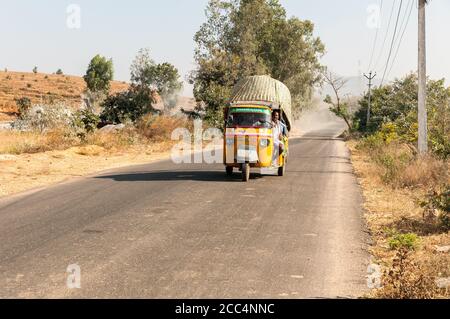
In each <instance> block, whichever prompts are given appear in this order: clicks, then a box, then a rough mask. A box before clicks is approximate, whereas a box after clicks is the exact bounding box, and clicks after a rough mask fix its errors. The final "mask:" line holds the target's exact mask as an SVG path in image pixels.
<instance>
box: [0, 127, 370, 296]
mask: <svg viewBox="0 0 450 319" xmlns="http://www.w3.org/2000/svg"><path fill="white" fill-rule="evenodd" d="M339 129H342V126H341V124H336V123H327V124H324V125H322V126H321V127H319V128H317V129H316V130H310V132H309V133H308V134H306V135H304V136H303V137H302V138H299V139H293V140H292V141H291V153H290V162H289V165H288V169H287V176H285V177H282V178H280V177H277V176H261V175H259V174H258V173H254V174H252V177H251V180H250V182H249V183H243V182H241V177H240V175H239V174H235V176H233V177H227V176H226V175H225V172H224V168H223V166H222V165H206V164H205V165H204V164H192V165H188V164H183V165H175V164H173V163H172V162H171V161H162V162H158V163H153V164H149V165H142V166H134V167H129V168H125V169H118V170H115V171H109V172H105V173H103V174H101V175H99V176H92V177H87V178H82V179H78V180H75V181H72V182H68V183H64V184H60V185H56V186H53V187H49V188H47V189H44V190H39V191H36V192H31V193H26V194H22V195H18V196H13V197H8V198H4V199H1V200H0V242H1V245H0V297H3V298H4V297H7V298H9V297H20V298H34V297H37V298H57V297H63V298H79V297H83V298H85V297H87V298H91V297H94V298H103V297H106V298H108V297H111V298H354V297H358V296H360V295H361V294H363V293H364V292H366V278H365V276H366V269H367V265H368V264H369V256H368V253H367V252H366V245H367V236H366V232H365V228H364V222H363V218H362V208H361V202H362V199H361V193H360V189H359V187H358V185H357V180H356V178H355V176H354V174H353V170H352V166H351V163H350V161H349V152H348V150H347V149H346V147H345V144H344V142H343V141H342V140H340V139H337V138H334V137H335V135H336V134H337V133H338V131H339ZM74 264H76V265H78V266H79V267H80V277H79V278H80V281H79V282H80V284H81V288H80V289H69V288H67V278H68V275H69V273H68V272H66V271H67V268H68V266H69V265H74ZM77 278H78V277H77ZM75 282H78V281H75Z"/></svg>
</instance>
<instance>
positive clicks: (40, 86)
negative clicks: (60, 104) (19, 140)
mask: <svg viewBox="0 0 450 319" xmlns="http://www.w3.org/2000/svg"><path fill="white" fill-rule="evenodd" d="M127 88H128V84H127V83H125V82H118V81H113V82H112V83H111V92H112V93H115V92H119V91H124V90H126V89H127ZM85 89H86V84H85V82H84V80H83V78H82V77H78V76H71V75H56V74H43V73H36V74H35V73H26V72H10V71H7V72H5V71H0V121H6V120H11V119H14V117H15V113H16V112H17V107H16V100H17V99H20V98H22V97H27V98H29V99H30V100H31V102H32V103H48V102H50V101H64V102H65V103H68V104H70V105H72V106H78V105H80V103H81V94H82V93H83V91H84V90H85Z"/></svg>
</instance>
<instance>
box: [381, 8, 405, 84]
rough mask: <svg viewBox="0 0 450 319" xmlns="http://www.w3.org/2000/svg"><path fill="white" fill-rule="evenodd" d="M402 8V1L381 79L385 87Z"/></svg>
mask: <svg viewBox="0 0 450 319" xmlns="http://www.w3.org/2000/svg"><path fill="white" fill-rule="evenodd" d="M402 6H403V0H400V6H399V8H398V14H397V21H396V22H395V28H394V34H393V35H392V42H391V47H390V49H389V55H388V58H387V61H386V65H385V67H384V73H383V78H382V79H381V84H380V86H382V85H383V82H384V79H385V77H386V72H387V68H388V66H389V62H390V60H391V56H392V49H393V48H394V40H395V35H396V34H397V28H398V21H399V20H400V14H401V12H402Z"/></svg>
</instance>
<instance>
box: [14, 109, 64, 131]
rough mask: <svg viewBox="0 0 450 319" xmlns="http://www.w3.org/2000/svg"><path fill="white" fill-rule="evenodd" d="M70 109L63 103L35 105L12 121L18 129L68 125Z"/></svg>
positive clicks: (38, 128)
mask: <svg viewBox="0 0 450 319" xmlns="http://www.w3.org/2000/svg"><path fill="white" fill-rule="evenodd" d="M72 117H73V114H72V111H71V110H70V108H69V107H67V106H66V105H64V104H55V105H48V104H43V105H35V106H32V107H31V108H30V109H29V110H28V111H27V112H26V113H24V114H23V115H22V116H21V118H20V119H19V120H17V121H15V122H14V123H13V126H14V128H16V129H19V130H36V131H39V132H44V131H49V130H53V129H57V128H61V127H66V126H67V127H69V126H70V125H71V123H72Z"/></svg>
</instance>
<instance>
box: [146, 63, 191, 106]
mask: <svg viewBox="0 0 450 319" xmlns="http://www.w3.org/2000/svg"><path fill="white" fill-rule="evenodd" d="M152 69H153V72H152V73H153V77H152V79H151V80H152V88H154V89H155V90H156V92H158V94H159V95H160V96H161V98H162V99H163V101H164V107H165V108H167V109H170V108H173V107H174V106H175V105H176V103H177V98H178V93H179V92H180V90H181V89H182V87H183V83H182V82H181V81H180V75H179V73H178V70H177V69H176V68H175V67H174V66H173V65H172V64H170V63H167V62H166V63H162V64H158V65H156V66H154V67H152Z"/></svg>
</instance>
